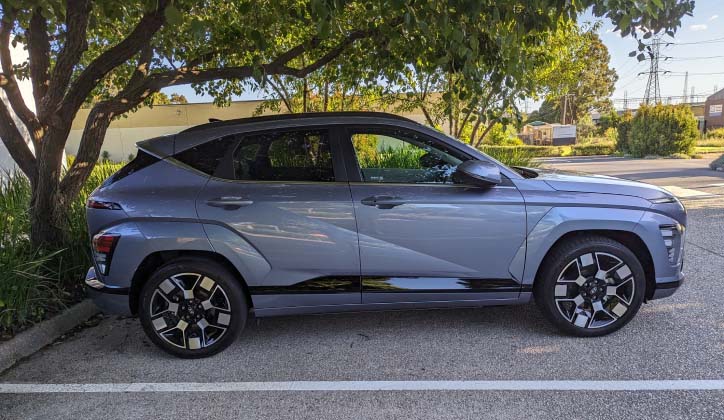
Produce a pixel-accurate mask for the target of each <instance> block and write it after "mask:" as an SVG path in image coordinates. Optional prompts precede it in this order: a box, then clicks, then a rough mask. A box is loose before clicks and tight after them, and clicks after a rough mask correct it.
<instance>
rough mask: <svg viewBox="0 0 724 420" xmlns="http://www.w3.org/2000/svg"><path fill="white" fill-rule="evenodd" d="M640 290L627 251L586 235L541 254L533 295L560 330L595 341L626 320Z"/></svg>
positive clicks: (638, 268) (641, 279) (635, 263)
mask: <svg viewBox="0 0 724 420" xmlns="http://www.w3.org/2000/svg"><path fill="white" fill-rule="evenodd" d="M592 260H593V261H592ZM594 270H595V271H594ZM576 271H578V275H576ZM601 272H603V274H601ZM645 289H646V278H645V274H644V269H643V267H642V265H641V262H640V261H639V260H638V258H637V257H636V255H634V253H633V252H631V250H630V249H628V248H627V247H625V246H624V245H623V244H621V243H619V242H617V241H614V240H613V239H610V238H607V237H604V236H598V235H586V236H578V237H576V238H574V239H571V240H569V241H566V242H565V243H562V244H560V245H557V246H556V247H555V248H554V249H553V250H552V251H551V252H550V253H549V254H548V255H547V256H546V261H545V262H544V266H543V267H542V269H541V271H540V273H539V276H538V278H537V279H536V281H535V284H534V286H533V294H534V296H535V301H536V303H537V304H538V306H539V307H540V308H541V310H542V311H543V314H544V315H545V317H546V318H547V319H548V320H549V321H550V322H551V323H552V324H553V325H555V326H556V327H557V328H558V329H559V330H561V331H562V332H564V333H566V334H570V335H575V336H579V337H598V336H602V335H606V334H610V333H612V332H614V331H616V330H618V329H619V328H621V327H623V326H624V325H626V324H627V323H628V322H629V321H631V319H632V318H633V317H634V315H636V313H637V312H638V310H639V308H640V307H641V304H642V303H643V299H644V295H645V293H646V290H645Z"/></svg>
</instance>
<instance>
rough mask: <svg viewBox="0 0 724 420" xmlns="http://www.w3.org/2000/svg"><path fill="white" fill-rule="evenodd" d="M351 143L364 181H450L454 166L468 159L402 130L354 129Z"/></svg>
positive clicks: (445, 182) (428, 182) (443, 146)
mask: <svg viewBox="0 0 724 420" xmlns="http://www.w3.org/2000/svg"><path fill="white" fill-rule="evenodd" d="M352 144H353V146H354V150H355V154H356V155H357V162H358V163H359V167H360V171H361V175H362V181H364V182H379V183H403V184H452V183H453V181H452V174H453V172H455V168H457V166H458V165H459V164H460V163H462V162H463V161H464V160H467V157H465V156H463V155H461V154H460V153H459V152H456V151H454V150H451V149H449V148H447V147H446V146H445V145H444V144H439V143H437V142H433V141H431V140H430V139H429V138H427V137H424V136H422V135H419V134H417V133H414V132H409V131H405V130H394V129H383V130H374V131H362V130H358V131H353V133H352Z"/></svg>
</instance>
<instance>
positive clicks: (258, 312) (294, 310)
mask: <svg viewBox="0 0 724 420" xmlns="http://www.w3.org/2000/svg"><path fill="white" fill-rule="evenodd" d="M511 295H513V294H511ZM530 295H531V294H530V293H522V294H518V293H515V294H514V296H511V297H509V298H501V299H485V300H454V301H427V302H395V303H362V304H348V305H318V306H289V307H283V308H256V309H254V314H255V316H256V317H259V318H263V317H270V316H283V315H303V314H332V313H345V312H377V311H404V310H425V309H430V310H432V309H452V308H480V307H485V306H501V305H519V304H525V303H528V302H529V301H530Z"/></svg>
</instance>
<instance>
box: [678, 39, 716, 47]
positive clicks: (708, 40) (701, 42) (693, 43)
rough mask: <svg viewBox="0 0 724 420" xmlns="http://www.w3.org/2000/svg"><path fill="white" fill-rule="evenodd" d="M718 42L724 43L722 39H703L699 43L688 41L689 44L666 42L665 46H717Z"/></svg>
mask: <svg viewBox="0 0 724 420" xmlns="http://www.w3.org/2000/svg"><path fill="white" fill-rule="evenodd" d="M719 42H724V37H721V38H712V39H703V40H700V41H689V42H676V41H671V42H666V46H667V47H668V46H669V45H701V44H717V43H719Z"/></svg>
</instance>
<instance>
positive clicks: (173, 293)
mask: <svg viewBox="0 0 724 420" xmlns="http://www.w3.org/2000/svg"><path fill="white" fill-rule="evenodd" d="M138 312H139V317H140V318H141V325H142V326H143V329H144V331H145V332H146V335H148V337H149V338H150V339H151V341H153V342H154V343H155V344H156V345H157V346H159V347H160V348H161V349H163V350H164V351H166V352H168V353H171V354H173V355H175V356H178V357H182V358H200V357H207V356H211V355H213V354H216V353H218V352H220V351H221V350H223V349H225V348H226V347H228V346H229V345H230V344H231V343H233V342H234V340H235V339H236V338H237V337H238V336H239V333H241V330H242V329H243V328H244V324H245V323H246V318H247V312H248V308H247V305H246V300H245V298H244V292H243V289H242V288H241V286H240V284H239V281H238V280H237V278H236V277H235V276H234V275H233V274H231V273H230V272H229V271H228V270H227V269H225V268H224V267H223V266H220V265H218V264H216V263H214V262H211V261H207V260H204V259H195V258H187V259H182V260H176V261H172V262H169V263H168V264H166V265H164V266H162V267H161V268H159V269H158V270H157V271H156V272H155V273H154V274H153V275H152V276H151V278H150V279H149V280H148V281H147V282H146V284H145V285H144V286H143V289H142V290H141V296H140V307H139V311H138Z"/></svg>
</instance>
